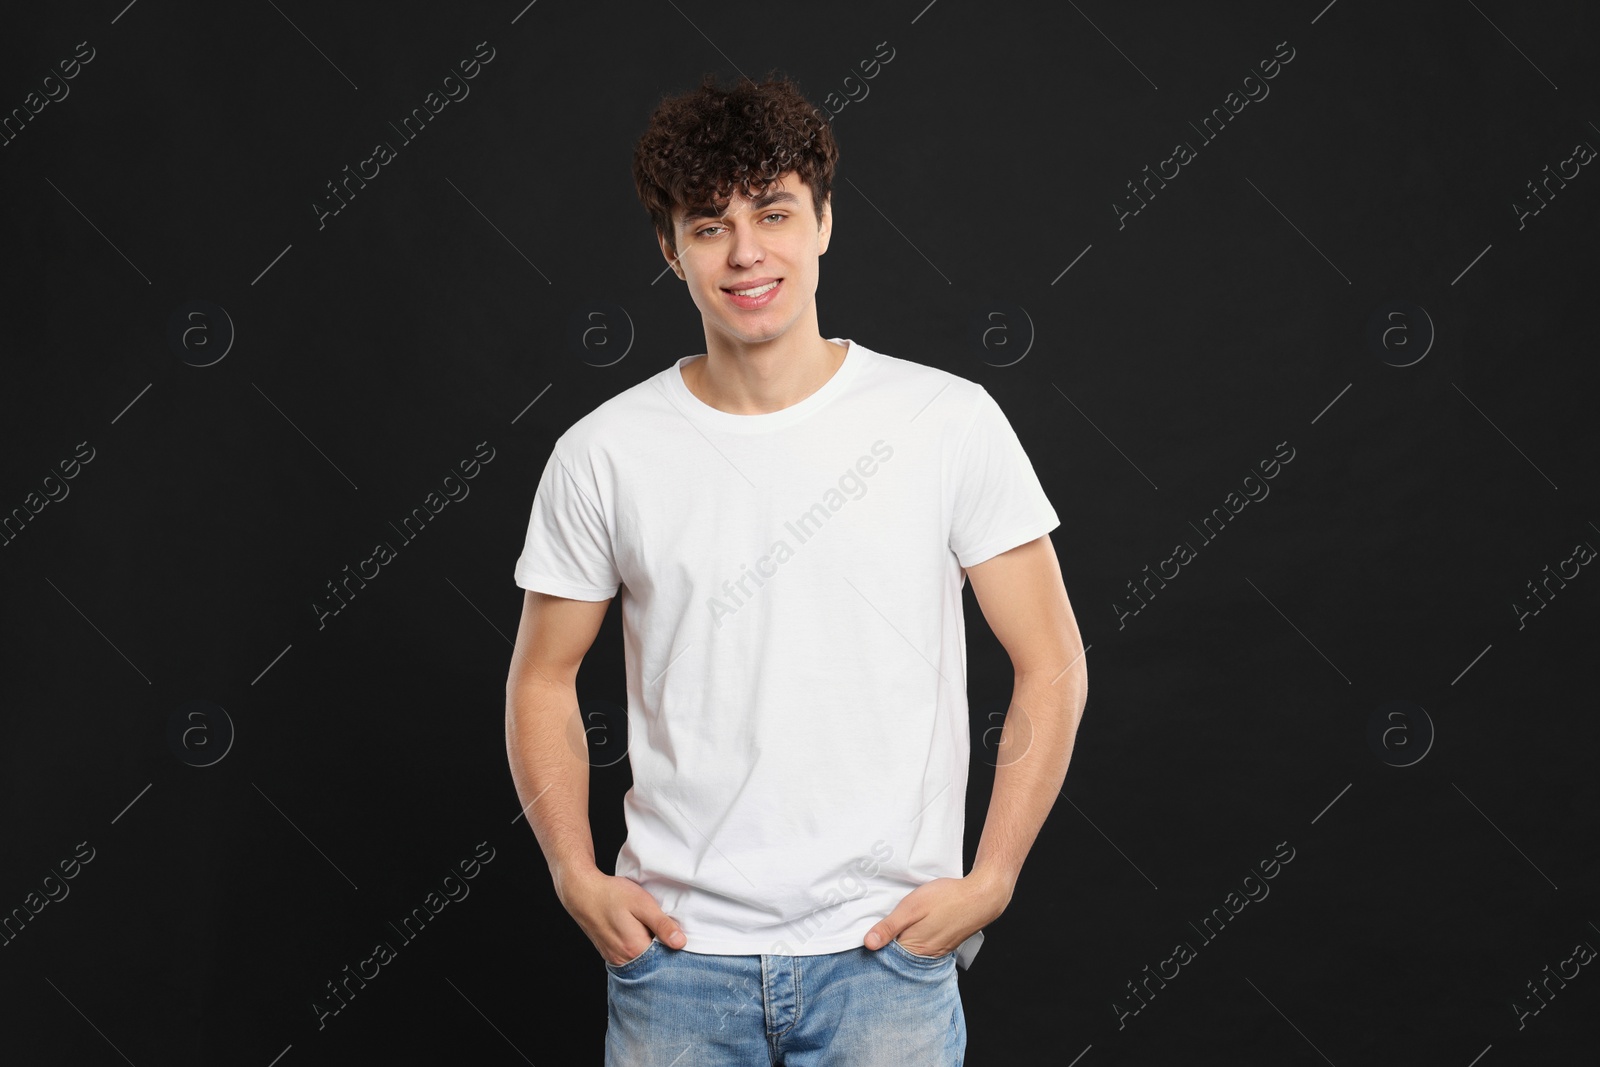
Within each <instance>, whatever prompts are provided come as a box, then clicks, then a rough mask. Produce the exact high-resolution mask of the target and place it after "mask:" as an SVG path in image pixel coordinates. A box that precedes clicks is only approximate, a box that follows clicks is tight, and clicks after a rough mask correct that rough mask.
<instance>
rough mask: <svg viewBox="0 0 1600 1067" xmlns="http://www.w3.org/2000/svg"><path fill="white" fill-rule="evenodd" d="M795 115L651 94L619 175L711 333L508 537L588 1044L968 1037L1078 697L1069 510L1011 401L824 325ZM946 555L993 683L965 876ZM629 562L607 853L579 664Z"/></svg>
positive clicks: (628, 1055)
mask: <svg viewBox="0 0 1600 1067" xmlns="http://www.w3.org/2000/svg"><path fill="white" fill-rule="evenodd" d="M818 116H819V113H818V112H817V111H816V109H814V108H813V107H812V106H811V105H810V104H809V103H807V102H806V101H805V99H804V98H803V97H802V96H801V95H800V93H799V92H798V90H797V89H796V88H795V87H794V86H793V84H792V83H790V82H788V81H786V80H779V81H773V80H769V81H766V82H764V83H761V84H759V85H758V84H756V83H754V82H752V81H750V80H749V79H741V81H740V82H739V83H738V85H737V86H736V87H735V88H734V89H732V90H728V91H724V90H721V89H718V88H717V87H716V85H715V79H714V78H712V77H710V76H708V77H707V78H706V80H705V82H704V83H703V84H702V86H701V87H700V88H699V89H698V90H697V91H695V92H691V93H688V94H686V95H684V96H681V97H677V98H674V99H669V100H666V101H664V102H663V103H662V104H661V106H660V107H659V108H658V109H657V111H656V112H655V114H654V116H653V118H652V120H651V123H650V126H649V128H648V130H647V131H646V133H645V134H644V136H643V137H642V138H641V140H640V142H639V144H638V146H637V149H636V152H635V157H634V175H635V181H636V184H637V186H638V189H639V193H640V197H641V199H643V201H644V203H645V206H646V208H647V209H648V210H649V212H650V214H651V217H652V220H653V221H654V223H655V226H656V231H657V238H658V240H659V243H660V246H661V252H662V255H663V256H664V257H665V258H666V260H667V262H668V264H670V266H671V269H672V270H673V272H674V273H675V274H676V275H677V277H678V278H680V279H681V280H682V281H683V282H684V283H685V284H686V286H687V288H688V291H689V296H690V298H691V299H692V300H693V301H694V303H695V306H696V307H697V308H698V309H699V311H700V316H701V319H702V322H703V323H704V326H705V337H706V351H705V353H703V354H700V355H696V356H687V357H684V358H681V359H678V360H677V361H676V362H675V363H673V364H672V365H671V366H669V367H667V368H666V369H664V370H662V371H661V372H659V373H657V374H655V375H653V376H652V377H650V378H648V379H646V380H645V381H643V382H641V383H640V384H638V385H636V386H634V387H632V388H630V389H627V390H625V391H623V392H622V393H620V394H618V395H617V396H615V397H613V398H612V399H610V400H608V401H606V402H605V403H603V404H601V405H600V406H599V407H597V408H596V409H594V410H593V411H592V412H590V413H589V414H587V415H586V416H584V417H583V418H581V419H579V420H578V421H577V422H576V423H574V424H573V425H572V426H571V427H570V428H569V429H568V430H567V431H566V432H565V433H563V434H562V435H561V437H560V438H559V439H558V440H557V442H556V445H555V449H554V451H553V453H552V454H551V456H550V459H549V461H548V462H547V464H546V465H545V468H544V472H543V475H542V477H541V479H540V481H539V486H538V490H537V492H536V494H535V496H534V502H533V510H532V515H531V517H530V521H529V524H528V532H527V539H526V543H525V545H524V548H523V552H522V555H521V556H520V558H519V559H518V560H517V564H516V570H515V577H516V582H517V584H518V585H519V586H521V587H522V588H524V589H526V590H527V591H528V592H527V594H526V598H525V601H524V606H523V613H522V622H521V627H520V629H519V631H518V634H517V643H516V651H515V653H514V656H513V660H512V665H511V672H510V676H509V678H508V679H507V713H506V740H507V749H508V754H509V758H510V762H511V769H512V774H513V777H514V779H515V781H516V786H517V790H518V793H519V795H520V797H521V798H522V800H523V803H524V804H525V805H526V811H527V814H528V822H529V824H530V825H531V826H532V827H533V830H534V833H535V834H536V835H537V837H538V841H539V844H540V846H541V848H542V849H543V850H544V854H545V857H546V859H547V861H548V862H549V865H550V872H551V877H552V879H553V881H554V885H555V890H556V894H557V896H558V898H559V899H560V901H561V903H562V905H563V907H565V908H566V909H567V911H568V913H569V914H571V916H572V917H573V919H574V920H576V922H577V923H578V925H579V926H580V927H581V928H582V929H583V931H584V933H585V934H587V935H588V937H589V939H590V940H591V941H592V942H593V943H594V945H595V948H596V949H597V950H598V951H599V953H600V955H601V957H602V958H603V960H604V961H605V967H606V970H607V972H608V988H609V995H608V1029H607V1035H606V1063H607V1065H608V1067H622V1065H624V1064H627V1065H632V1064H657V1065H660V1067H667V1065H669V1064H676V1065H678V1067H688V1065H689V1064H696V1065H700V1067H724V1065H726V1067H733V1065H739V1067H747V1065H750V1064H755V1063H773V1064H784V1065H788V1067H823V1065H825V1067H895V1065H898V1064H905V1065H912V1064H915V1065H916V1067H930V1065H937V1067H943V1065H959V1064H960V1063H961V1060H962V1056H963V1053H964V1050H965V1045H966V1023H965V1018H964V1016H963V1014H962V1010H961V1000H960V996H959V994H958V992H957V988H956V957H957V948H958V946H961V945H962V944H963V943H964V942H968V941H969V939H971V941H972V942H974V943H975V942H976V941H977V940H978V939H977V938H975V937H974V936H973V935H975V934H976V933H977V931H979V930H980V928H982V927H983V926H985V925H986V924H988V923H990V922H992V921H993V920H994V919H995V918H997V917H998V916H999V915H1000V914H1001V912H1002V911H1003V910H1004V909H1005V907H1006V905H1007V903H1008V902H1009V900H1010V899H1011V894H1012V889H1013V886H1014V885H1015V883H1016V880H1017V876H1018V873H1019V872H1020V870H1021V867H1022V863H1023V859H1024V857H1025V856H1026V854H1027V852H1028V850H1029V848H1030V847H1031V846H1032V844H1033V840H1034V838H1035V835H1036V834H1037V832H1038V830H1039V827H1040V825H1041V824H1042V823H1043V821H1044V818H1045V816H1046V814H1047V813H1048V812H1049V810H1050V808H1051V805H1052V803H1053V802H1054V800H1055V797H1056V795H1057V791H1058V790H1059V789H1060V787H1061V785H1062V781H1063V779H1064V777H1065V774H1066V768H1067V763H1068V760H1069V758H1070V755H1071V750H1072V741H1073V737H1074V735H1075V732H1076V729H1077V724H1078V720H1079V718H1080V716H1081V713H1082V709H1083V704H1084V701H1085V698H1086V695H1087V675H1086V671H1085V668H1084V664H1083V662H1082V645H1081V641H1080V638H1079V635H1078V630H1077V625H1076V623H1075V621H1074V619H1073V615H1072V609H1071V606H1070V604H1069V603H1068V600H1067V595H1066V590H1065V589H1064V588H1063V587H1062V581H1061V572H1060V569H1059V567H1058V565H1057V562H1056V556H1055V552H1054V549H1053V548H1052V547H1051V544H1050V538H1049V536H1048V534H1049V531H1050V530H1052V529H1054V528H1055V527H1056V526H1057V525H1059V521H1058V519H1057V517H1056V513H1055V511H1054V510H1053V509H1052V507H1051V505H1050V503H1049V501H1048V500H1047V499H1046V497H1045V494H1044V491H1043V489H1042V487H1041V486H1040V484H1039V481H1038V479H1037V477H1036V476H1035V474H1034V471H1033V468H1032V466H1031V464H1030V463H1029V461H1028V459H1027V456H1026V455H1025V454H1024V452H1023V450H1022V446H1021V444H1020V443H1019V442H1018V439H1017V437H1016V435H1015V433H1014V432H1013V431H1012V429H1011V427H1010V424H1009V423H1008V422H1007V420H1006V418H1005V416H1004V414H1003V413H1002V412H1001V411H1000V408H999V407H998V405H996V404H995V402H994V400H993V399H992V398H991V397H990V396H989V394H988V393H987V392H986V391H985V390H984V389H983V388H982V387H981V386H979V385H977V384H975V383H973V382H970V381H968V380H966V379H963V378H960V377H957V376H955V375H952V374H949V373H947V372H945V371H942V370H937V369H935V368H932V367H928V366H924V365H922V364H918V363H914V362H910V361H907V360H903V359H899V358H895V357H891V356H889V355H886V354H883V353H879V352H875V351H873V350H871V349H868V348H866V347H865V346H864V345H862V344H860V343H859V342H857V341H855V340H854V339H851V338H839V337H836V338H824V337H823V336H822V335H821V333H820V332H819V330H818V326H817V307H816V302H815V300H814V295H815V292H816V288H817V276H818V261H819V257H820V256H821V255H822V254H823V253H824V252H826V251H827V248H828V242H829V239H830V237H831V235H832V229H833V215H832V205H831V198H830V195H829V194H830V190H831V186H832V180H833V170H834V165H835V162H836V160H837V158H838V149H837V147H836V145H835V143H834V140H833V134H832V131H831V129H830V128H829V127H828V125H827V124H826V122H825V121H822V120H821V119H820V118H819V117H818ZM893 292H894V287H893V286H892V285H890V284H888V283H887V282H886V283H885V284H884V285H883V293H884V295H885V296H886V297H888V296H891V295H892V294H893ZM967 579H970V580H971V581H972V587H973V592H974V593H975V595H976V597H977V600H978V604H979V607H980V608H981V609H982V611H983V614H984V618H985V620H986V621H987V622H988V624H989V625H990V626H991V627H992V628H993V630H994V632H995V635H996V636H997V637H998V638H999V640H1000V643H1001V644H1002V645H1003V646H1004V648H1005V649H1006V652H1007V653H1008V654H1009V656H1010V658H1011V660H1012V664H1013V667H1014V670H1015V686H1014V689H1013V692H1012V706H1011V710H1010V713H1009V714H1008V716H1007V721H1006V724H1005V728H1004V732H1003V734H1002V737H1001V743H1000V745H999V751H1000V753H1001V756H1000V759H999V761H998V764H999V765H998V768H997V773H996V779H995V788H994V793H993V795H992V798H991V800H990V804H989V813H988V816H987V819H986V821H985V823H984V828H983V835H982V838H981V840H980V841H979V844H978V849H977V854H976V858H975V861H974V863H973V867H972V870H971V871H969V872H967V873H966V874H965V875H964V876H963V874H962V843H963V830H964V826H963V822H964V811H965V807H964V802H965V797H966V783H967V765H968V760H969V749H970V739H969V724H968V708H967V694H966V643H965V633H964V620H963V615H962V599H961V589H962V585H963V582H964V581H965V580H967ZM619 590H621V591H622V593H623V599H622V607H623V634H624V645H625V660H626V671H627V687H628V736H629V739H630V741H629V751H628V756H629V760H630V763H631V767H632V770H633V787H632V789H630V790H629V791H628V794H627V796H626V797H625V798H624V802H623V806H624V811H625V815H626V822H627V829H628V835H627V840H626V843H625V844H624V845H623V847H622V850H621V852H620V853H619V854H618V856H617V861H616V874H615V875H608V874H606V873H604V872H603V871H602V870H600V868H599V867H598V865H597V864H596V860H595V855H594V846H593V841H592V839H591V837H590V833H589V823H588V817H587V811H588V764H587V763H586V762H585V760H584V759H583V758H582V757H580V756H577V755H576V753H578V752H582V751H583V745H584V742H583V737H582V724H581V722H580V720H579V716H578V713H577V696H576V689H575V683H576V677H577V672H578V668H579V664H580V662H581V661H582V658H583V655H584V653H585V652H587V651H588V649H589V647H590V645H591V644H592V643H593V641H594V639H595V636H596V634H597V633H598V631H599V628H600V624H601V621H602V619H603V618H604V617H605V613H606V609H607V605H608V604H609V603H610V601H611V598H612V597H613V596H615V595H616V593H617V592H618V591H619ZM968 958H969V957H966V956H965V954H964V958H963V963H965V962H967V959H968ZM680 1057H681V1058H680Z"/></svg>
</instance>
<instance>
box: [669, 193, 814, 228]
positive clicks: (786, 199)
mask: <svg viewBox="0 0 1600 1067" xmlns="http://www.w3.org/2000/svg"><path fill="white" fill-rule="evenodd" d="M773 204H791V205H793V206H795V207H799V206H800V198H799V197H797V196H795V195H794V194H793V193H791V192H787V191H785V190H772V189H769V190H767V191H766V192H764V193H762V194H761V195H760V196H758V197H756V198H755V199H754V200H752V201H750V210H751V211H760V210H761V209H762V208H767V207H771V206H772V205H773ZM725 214H727V208H723V209H722V210H721V211H718V210H717V209H716V208H714V207H712V206H711V205H709V204H703V205H701V206H700V207H694V208H685V209H684V212H683V219H682V220H681V221H680V223H679V225H681V226H687V225H688V224H689V223H691V222H694V221H696V220H698V219H720V218H722V217H723V216H724V215H725Z"/></svg>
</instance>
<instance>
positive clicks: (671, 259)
mask: <svg viewBox="0 0 1600 1067" xmlns="http://www.w3.org/2000/svg"><path fill="white" fill-rule="evenodd" d="M656 244H658V245H660V246H661V255H662V258H664V259H665V260H666V261H667V265H668V266H670V267H671V268H672V273H674V274H676V275H677V276H678V279H679V280H680V281H682V280H683V268H682V267H680V266H678V254H677V253H675V252H673V251H672V245H670V244H669V243H667V235H666V234H664V233H662V232H661V231H660V230H657V231H656Z"/></svg>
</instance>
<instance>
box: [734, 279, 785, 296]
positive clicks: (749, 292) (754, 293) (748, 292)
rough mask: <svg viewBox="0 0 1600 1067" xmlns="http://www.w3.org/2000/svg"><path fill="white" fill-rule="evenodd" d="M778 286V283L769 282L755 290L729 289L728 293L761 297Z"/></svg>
mask: <svg viewBox="0 0 1600 1067" xmlns="http://www.w3.org/2000/svg"><path fill="white" fill-rule="evenodd" d="M777 284H778V283H777V282H768V283H767V284H766V285H762V286H758V287H757V288H755V289H729V290H728V292H730V293H732V294H733V295H734V296H760V295H761V294H762V293H764V292H766V291H767V290H769V289H771V288H772V287H773V286H774V285H777Z"/></svg>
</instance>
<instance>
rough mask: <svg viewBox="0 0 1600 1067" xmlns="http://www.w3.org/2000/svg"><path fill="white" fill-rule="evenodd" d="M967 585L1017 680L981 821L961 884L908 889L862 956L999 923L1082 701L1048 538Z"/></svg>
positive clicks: (940, 946)
mask: <svg viewBox="0 0 1600 1067" xmlns="http://www.w3.org/2000/svg"><path fill="white" fill-rule="evenodd" d="M967 579H968V580H969V581H970V582H971V583H972V592H973V595H975V596H976V597H977V598H978V606H979V608H981V609H982V610H983V617H984V619H985V621H987V622H988V624H989V627H990V629H992V630H993V631H994V635H995V637H997V638H998V639H999V640H1000V644H1001V645H1002V646H1004V647H1005V650H1006V653H1007V654H1008V655H1009V656H1010V657H1011V666H1012V669H1013V671H1014V672H1015V675H1016V680H1015V683H1014V685H1013V688H1012V692H1011V710H1010V711H1009V712H1008V713H1007V715H1006V722H1005V728H1004V730H1002V732H1001V735H1000V749H999V759H998V760H997V761H996V762H997V767H996V769H995V776H994V792H993V793H992V794H991V795H990V798H989V814H988V817H987V818H986V819H985V820H984V824H983V836H982V837H981V838H980V839H979V841H978V851H977V854H976V856H975V857H974V859H973V864H972V870H971V871H970V872H969V873H968V874H967V876H966V877H965V878H937V879H934V880H933V881H931V882H927V883H924V884H923V885H920V886H918V887H917V888H916V889H914V890H912V891H911V892H910V893H908V894H907V895H906V896H905V898H904V899H903V900H902V901H901V903H900V904H899V905H898V906H897V907H896V908H895V909H894V910H893V911H892V912H890V913H889V914H888V915H887V916H885V917H884V918H883V919H882V920H881V921H880V922H879V923H878V924H877V925H876V926H874V927H873V928H872V929H871V930H869V931H868V932H867V936H866V942H865V943H866V946H867V947H868V948H869V949H877V948H880V947H881V946H883V945H886V944H888V943H889V941H890V940H892V939H894V938H897V937H898V938H900V941H901V943H902V944H903V945H905V947H906V948H908V949H910V950H911V951H912V952H917V953H921V954H923V955H929V956H938V955H943V954H944V953H946V952H949V951H950V950H951V949H954V948H955V947H956V946H957V945H959V944H961V942H963V941H965V940H966V939H967V938H968V937H970V936H971V935H972V934H973V932H974V931H976V930H979V929H981V928H982V927H983V926H985V925H987V924H988V923H990V922H993V921H994V920H995V919H997V918H999V916H1000V913H1001V912H1003V911H1004V910H1005V908H1006V905H1007V904H1008V903H1010V901H1011V893H1012V890H1013V889H1014V887H1015V886H1016V882H1017V876H1018V875H1019V874H1020V873H1021V871H1022V861H1023V860H1024V859H1025V858H1026V857H1027V855H1028V850H1029V849H1030V848H1032V847H1033V841H1034V838H1035V837H1037V836H1038V834H1039V828H1040V827H1041V826H1043V825H1044V820H1045V816H1046V815H1048V814H1049V813H1050V808H1051V806H1052V805H1053V804H1054V803H1055V799H1056V794H1057V792H1058V791H1059V790H1060V788H1061V784H1062V782H1063V781H1064V780H1065V779H1066V775H1067V763H1068V762H1069V761H1070V760H1071V758H1072V743H1073V739H1074V737H1076V735H1077V731H1078V721H1079V720H1080V719H1081V718H1082V716H1083V706H1084V702H1085V701H1086V700H1087V699H1088V695H1089V675H1088V669H1087V667H1086V665H1085V664H1084V662H1083V640H1082V638H1081V637H1080V636H1079V634H1078V623H1077V620H1076V619H1075V618H1074V617H1073V614H1072V605H1071V604H1070V603H1069V602H1068V600H1067V590H1066V587H1065V586H1064V585H1063V584H1062V580H1061V567H1060V565H1059V564H1058V563H1057V562H1056V553H1055V548H1054V547H1053V546H1052V545H1051V543H1050V536H1049V535H1048V534H1046V535H1044V536H1043V537H1039V538H1036V539H1035V540H1032V541H1029V542H1028V543H1026V544H1022V545H1018V546H1017V547H1016V548H1013V549H1011V550H1009V551H1006V552H1002V553H1000V554H999V555H997V556H994V557H991V558H990V559H987V560H984V561H983V562H982V563H979V564H977V565H975V566H972V567H969V568H967ZM902 933H904V934H905V936H901V935H902Z"/></svg>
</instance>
